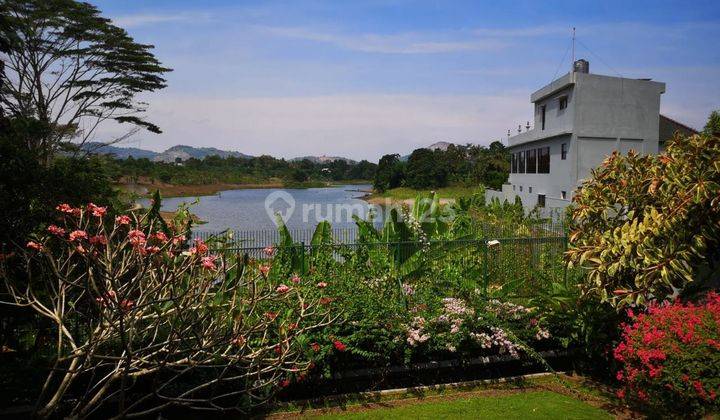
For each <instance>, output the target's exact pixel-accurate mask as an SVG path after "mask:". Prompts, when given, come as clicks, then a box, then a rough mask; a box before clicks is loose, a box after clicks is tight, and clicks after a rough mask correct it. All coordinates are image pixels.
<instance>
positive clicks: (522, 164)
mask: <svg viewBox="0 0 720 420" xmlns="http://www.w3.org/2000/svg"><path fill="white" fill-rule="evenodd" d="M518 173H519V174H524V173H525V152H520V153H518Z"/></svg>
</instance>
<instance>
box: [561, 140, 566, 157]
mask: <svg viewBox="0 0 720 420" xmlns="http://www.w3.org/2000/svg"><path fill="white" fill-rule="evenodd" d="M560 159H562V160H565V159H567V143H563V144H561V145H560Z"/></svg>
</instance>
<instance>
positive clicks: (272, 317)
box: [265, 312, 278, 321]
mask: <svg viewBox="0 0 720 420" xmlns="http://www.w3.org/2000/svg"><path fill="white" fill-rule="evenodd" d="M277 316H278V314H277V312H265V318H267V319H269V320H270V321H273V320H275V318H277Z"/></svg>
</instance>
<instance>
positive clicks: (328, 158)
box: [290, 155, 356, 163]
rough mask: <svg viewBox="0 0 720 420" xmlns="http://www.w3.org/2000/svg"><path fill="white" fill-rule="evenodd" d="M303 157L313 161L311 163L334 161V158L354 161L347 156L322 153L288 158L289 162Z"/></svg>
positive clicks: (349, 161)
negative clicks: (320, 154)
mask: <svg viewBox="0 0 720 420" xmlns="http://www.w3.org/2000/svg"><path fill="white" fill-rule="evenodd" d="M305 159H307V160H309V161H311V162H313V163H327V162H335V161H336V160H344V161H345V162H347V163H356V162H355V161H354V160H352V159H348V158H345V157H340V156H325V155H322V156H300V157H296V158H292V159H290V161H291V162H298V161H301V160H305Z"/></svg>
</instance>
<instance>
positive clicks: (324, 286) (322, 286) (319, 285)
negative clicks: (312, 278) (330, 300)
mask: <svg viewBox="0 0 720 420" xmlns="http://www.w3.org/2000/svg"><path fill="white" fill-rule="evenodd" d="M317 287H318V289H324V288H326V287H327V283H325V282H324V281H321V282H320V283H318V284H317Z"/></svg>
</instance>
